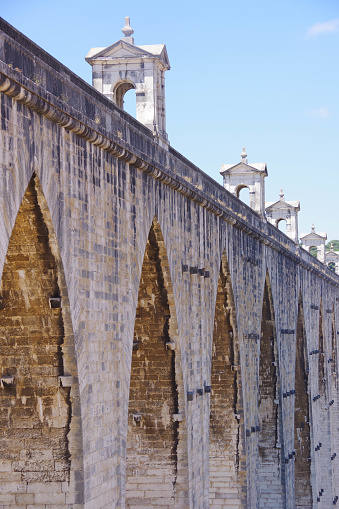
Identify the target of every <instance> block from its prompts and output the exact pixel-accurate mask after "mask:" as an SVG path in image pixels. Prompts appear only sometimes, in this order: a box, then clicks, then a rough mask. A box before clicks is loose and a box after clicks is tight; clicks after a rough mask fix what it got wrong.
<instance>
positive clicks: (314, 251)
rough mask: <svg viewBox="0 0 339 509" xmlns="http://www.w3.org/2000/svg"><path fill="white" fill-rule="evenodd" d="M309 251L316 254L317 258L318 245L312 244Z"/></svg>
mask: <svg viewBox="0 0 339 509" xmlns="http://www.w3.org/2000/svg"><path fill="white" fill-rule="evenodd" d="M309 253H310V254H311V255H312V256H314V258H317V257H318V256H317V253H318V250H317V247H316V246H311V247H310V249H309Z"/></svg>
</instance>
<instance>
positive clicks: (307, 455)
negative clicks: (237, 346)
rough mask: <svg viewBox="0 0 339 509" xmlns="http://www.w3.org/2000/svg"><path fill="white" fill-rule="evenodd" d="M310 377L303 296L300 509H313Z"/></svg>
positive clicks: (298, 398)
mask: <svg viewBox="0 0 339 509" xmlns="http://www.w3.org/2000/svg"><path fill="white" fill-rule="evenodd" d="M308 374H309V366H308V356H307V340H306V335H305V322H304V311H303V305H302V298H301V293H300V296H299V303H298V319H297V338H296V359H295V407H294V450H295V460H294V475H295V507H296V508H297V509H299V508H300V509H304V508H309V509H311V508H312V507H313V503H312V485H311V435H310V403H309V377H308Z"/></svg>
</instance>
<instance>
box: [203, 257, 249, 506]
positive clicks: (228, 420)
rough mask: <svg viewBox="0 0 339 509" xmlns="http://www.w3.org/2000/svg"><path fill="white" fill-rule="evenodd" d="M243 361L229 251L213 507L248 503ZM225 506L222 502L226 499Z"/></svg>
mask: <svg viewBox="0 0 339 509" xmlns="http://www.w3.org/2000/svg"><path fill="white" fill-rule="evenodd" d="M239 377H240V360H239V352H238V343H237V329H236V323H235V309H234V301H233V294H232V288H231V278H230V273H229V268H228V264H227V259H226V255H225V253H224V254H223V256H222V261H221V265H220V273H219V282H218V289H217V298H216V305H215V317H214V331H213V346H212V366H211V398H210V439H209V475H210V488H209V493H210V507H215V508H222V507H234V508H240V507H244V506H245V505H246V492H244V486H245V485H246V470H245V464H246V461H245V456H244V443H243V442H244V440H243V435H242V429H243V411H242V404H241V401H242V398H241V390H240V379H239ZM223 501H224V502H225V505H222V502H223Z"/></svg>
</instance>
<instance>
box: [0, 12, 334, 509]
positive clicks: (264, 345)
mask: <svg viewBox="0 0 339 509" xmlns="http://www.w3.org/2000/svg"><path fill="white" fill-rule="evenodd" d="M0 29H1V33H0V55H1V57H0V92H1V93H0V100H1V131H0V133H1V135H0V143H1V166H0V176H1V178H0V190H1V192H0V207H1V214H0V273H1V287H0V297H1V298H0V342H1V355H0V365H1V373H0V376H1V389H0V391H1V392H0V396H1V397H0V407H1V423H2V426H1V438H0V478H1V482H0V506H1V507H2V508H6V509H7V508H14V507H15V508H17V509H18V508H20V509H31V508H33V507H35V506H36V507H39V508H41V507H44V508H45V509H48V508H49V509H52V508H55V507H58V508H69V509H103V508H124V507H128V508H136V507H155V508H159V507H167V508H191V509H199V508H201V509H202V508H207V507H211V508H229V507H232V508H236V507H238V508H245V507H246V508H251V509H252V508H253V509H254V508H255V509H257V508H258V509H259V508H266V509H269V508H272V509H273V508H277V507H280V508H289V509H292V508H294V507H297V508H315V507H317V508H322V509H328V508H329V507H332V506H333V505H336V503H337V500H338V494H339V479H338V476H339V469H338V468H337V467H336V464H337V461H338V458H337V453H338V451H339V443H338V397H337V396H338V382H337V373H338V355H337V338H338V334H339V279H338V276H337V275H336V274H335V273H333V272H332V271H330V270H329V269H328V268H327V267H326V266H325V265H324V264H322V263H321V262H320V261H319V260H316V259H315V258H314V257H312V256H311V255H310V254H309V253H308V252H306V251H305V250H303V249H301V248H300V247H299V245H298V244H296V243H295V242H294V241H293V240H292V239H290V238H288V237H287V236H286V235H284V234H283V233H282V232H281V231H279V230H278V229H277V228H276V227H275V226H274V225H272V224H270V223H269V222H268V221H266V220H264V218H263V217H262V215H261V214H260V213H257V212H255V211H254V210H252V209H251V208H250V207H247V206H246V205H244V204H243V203H242V202H240V201H239V200H238V199H237V198H236V197H235V196H234V195H232V194H231V193H230V192H228V191H227V190H226V189H225V188H224V187H222V186H220V185H219V184H217V183H216V182H215V181H213V180H212V179H211V178H210V177H208V176H207V175H206V174H205V173H203V172H202V171H201V170H199V169H198V168H197V167H195V166H194V165H193V164H192V163H190V162H189V161H188V160H187V159H185V158H184V157H183V156H182V155H181V154H179V153H178V152H176V151H175V150H174V149H173V148H172V147H170V146H169V145H168V143H167V139H166V136H165V127H164V123H162V124H161V122H162V121H163V116H162V115H163V112H164V109H163V108H162V106H161V104H160V103H158V106H159V104H160V109H159V110H158V113H159V116H158V117H157V118H158V120H157V119H156V123H155V124H154V125H155V128H154V129H153V128H152V129H149V128H148V127H146V126H145V125H142V124H141V123H139V122H138V121H137V120H135V119H133V118H132V117H130V116H129V115H128V114H126V113H125V112H124V111H123V110H122V109H121V108H119V107H118V106H117V105H115V104H114V103H113V102H112V101H111V100H110V99H109V98H107V97H104V95H102V93H100V92H99V91H97V90H95V89H94V88H92V87H91V86H89V85H88V84H87V83H85V82H83V81H82V80H81V79H80V78H78V77H77V76H76V75H74V74H73V73H72V72H71V71H70V70H69V69H67V68H66V67H64V66H63V65H62V64H61V63H59V62H58V61H56V60H55V59H53V58H52V57H51V56H50V55H48V54H47V53H45V52H44V51H43V50H42V49H41V48H39V47H37V46H36V45H35V44H34V43H33V42H31V41H30V40H29V39H27V38H26V37H25V36H23V35H22V34H21V33H19V32H18V31H17V30H15V29H14V28H13V27H12V26H10V25H8V24H7V23H6V22H5V21H4V20H0ZM128 37H131V34H130V35H128ZM119 44H120V43H119ZM119 44H118V45H117V46H114V51H115V50H116V48H117V47H119V48H120V47H121V45H120V46H119ZM124 44H129V43H124ZM130 45H131V44H130ZM143 51H146V50H143ZM161 51H163V49H162V50H161ZM159 55H160V56H159ZM164 55H165V53H161V52H160V53H158V56H157V58H165V56H164ZM106 56H107V55H106ZM146 57H147V58H148V59H151V58H152V56H146ZM146 57H145V59H146V60H147V58H146ZM146 63H147V62H146ZM159 65H160V64H159ZM160 70H161V69H160ZM160 70H159V73H160ZM160 74H161V73H160ZM160 74H159V75H160ZM139 92H140V93H141V94H142V93H146V92H145V91H139ZM142 97H144V96H141V98H140V100H142ZM145 97H146V96H145ZM159 122H160V125H159Z"/></svg>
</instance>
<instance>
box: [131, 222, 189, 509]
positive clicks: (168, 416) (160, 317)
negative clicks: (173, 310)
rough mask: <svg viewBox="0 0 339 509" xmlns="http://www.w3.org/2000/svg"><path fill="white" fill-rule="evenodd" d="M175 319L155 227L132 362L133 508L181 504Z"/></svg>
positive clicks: (149, 245)
mask: <svg viewBox="0 0 339 509" xmlns="http://www.w3.org/2000/svg"><path fill="white" fill-rule="evenodd" d="M169 321H170V308H169V302H168V298H167V291H166V288H165V282H164V275H163V272H162V268H161V261H160V256H159V247H158V244H157V240H156V236H155V232H154V228H153V227H152V228H151V231H150V234H149V238H148V241H147V245H146V252H145V258H144V262H143V267H142V272H141V282H140V287H139V295H138V307H137V311H136V319H135V329H134V342H133V355H132V367H131V382H130V396H129V424H128V436H127V472H126V475H127V483H126V507H129V508H131V509H132V508H133V509H134V508H137V507H159V506H161V507H167V508H170V507H180V505H178V499H177V474H178V450H177V449H178V442H179V429H178V428H179V419H180V416H179V404H178V389H177V384H176V371H175V355H176V352H175V341H173V340H172V338H171V337H170V335H169ZM186 488H187V487H186ZM179 502H180V499H179Z"/></svg>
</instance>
